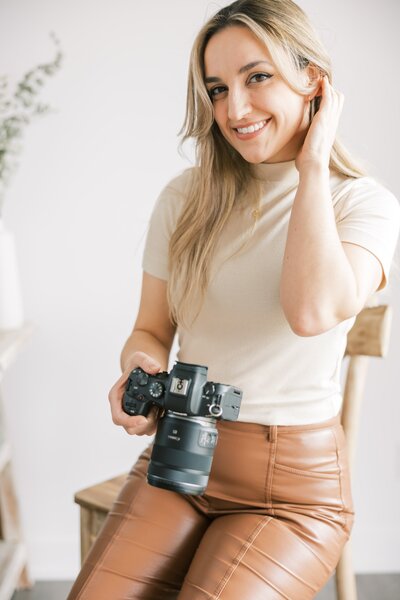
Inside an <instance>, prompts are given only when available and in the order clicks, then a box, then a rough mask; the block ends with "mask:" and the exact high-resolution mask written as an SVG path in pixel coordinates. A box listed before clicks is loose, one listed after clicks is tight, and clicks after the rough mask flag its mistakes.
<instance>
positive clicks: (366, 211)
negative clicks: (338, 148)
mask: <svg viewBox="0 0 400 600" xmlns="http://www.w3.org/2000/svg"><path fill="white" fill-rule="evenodd" d="M335 215H336V225H337V230H338V233H339V238H340V240H341V241H342V242H352V243H353V244H358V245H359V246H362V247H363V248H366V249H367V250H369V251H370V252H371V253H372V254H373V255H374V256H375V257H376V258H377V259H378V260H379V262H380V263H381V265H382V269H383V277H382V281H381V284H380V286H379V288H378V290H382V289H383V288H384V287H385V286H386V284H387V283H388V281H389V272H390V266H391V263H392V259H393V256H394V252H395V250H396V245H397V241H398V237H399V230H400V205H399V203H398V201H397V199H396V197H395V196H394V195H393V194H392V193H391V192H390V191H389V190H387V189H386V188H385V187H384V186H383V185H381V184H380V183H378V182H377V181H375V180H374V179H372V178H370V177H362V178H359V179H355V180H354V181H353V182H352V184H351V185H350V186H349V188H348V191H347V192H346V193H345V194H343V195H342V196H341V198H340V200H339V201H338V203H337V205H336V206H335Z"/></svg>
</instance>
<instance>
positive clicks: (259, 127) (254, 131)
mask: <svg viewBox="0 0 400 600" xmlns="http://www.w3.org/2000/svg"><path fill="white" fill-rule="evenodd" d="M271 118H272V117H270V118H269V119H264V120H263V121H259V122H258V123H255V125H250V126H249V127H238V128H233V130H234V131H235V133H236V136H237V137H238V138H239V139H251V138H253V137H256V136H257V135H259V134H260V133H261V132H262V131H263V130H264V129H265V128H266V127H267V126H268V123H269V122H270V121H271Z"/></svg>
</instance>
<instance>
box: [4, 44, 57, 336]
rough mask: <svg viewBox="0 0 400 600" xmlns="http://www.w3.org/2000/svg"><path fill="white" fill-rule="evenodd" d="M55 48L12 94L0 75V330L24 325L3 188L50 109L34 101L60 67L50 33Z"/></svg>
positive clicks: (6, 82) (26, 75) (21, 81)
mask: <svg viewBox="0 0 400 600" xmlns="http://www.w3.org/2000/svg"><path fill="white" fill-rule="evenodd" d="M50 37H51V38H52V39H53V41H54V43H55V45H56V48H57V51H56V56H55V58H54V60H53V61H52V62H50V63H46V64H40V65H38V66H36V67H34V68H33V69H31V70H30V71H28V72H27V73H25V75H24V76H23V77H22V79H21V80H20V81H19V82H18V83H17V84H16V88H15V91H14V93H13V94H9V93H8V78H7V76H5V75H2V76H0V330H1V329H3V330H4V329H16V328H18V327H21V325H22V324H23V309H22V301H21V293H20V285H19V277H18V269H17V261H16V254H15V244H14V237H13V234H12V233H11V232H9V231H7V230H6V228H5V226H4V222H3V216H4V200H5V192H6V187H7V186H8V184H9V182H10V179H11V176H12V174H13V173H14V171H15V170H16V167H17V165H18V162H17V156H18V154H19V153H20V152H21V150H22V146H21V144H20V143H19V142H20V140H21V137H22V135H23V132H24V129H25V127H26V126H27V125H28V124H29V123H30V122H31V121H32V119H34V118H35V117H37V116H39V115H44V114H46V113H48V112H50V111H51V109H50V107H49V106H48V105H46V104H42V103H40V102H38V101H37V100H36V96H37V95H38V93H39V91H40V88H41V87H42V86H43V84H44V82H45V79H46V77H50V76H52V75H54V74H55V73H56V72H57V71H58V69H59V68H60V67H61V62H62V57H63V55H62V52H61V50H60V44H59V41H58V39H57V37H56V35H55V34H54V33H53V32H51V33H50Z"/></svg>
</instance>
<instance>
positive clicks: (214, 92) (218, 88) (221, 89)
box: [208, 73, 273, 100]
mask: <svg viewBox="0 0 400 600" xmlns="http://www.w3.org/2000/svg"><path fill="white" fill-rule="evenodd" d="M255 77H258V78H260V77H261V78H262V79H257V80H256V81H254V82H252V81H251V80H252V79H254V78H255ZM271 77H273V75H270V74H269V73H254V75H252V76H251V77H250V78H249V80H248V81H249V83H250V82H252V83H262V82H263V81H266V80H267V79H270V78H271ZM226 89H227V88H226V87H225V86H223V85H217V86H215V87H214V88H211V89H210V90H209V91H208V95H209V96H210V98H211V100H212V99H215V98H216V97H217V96H220V95H221V94H222V93H223V92H225V91H226Z"/></svg>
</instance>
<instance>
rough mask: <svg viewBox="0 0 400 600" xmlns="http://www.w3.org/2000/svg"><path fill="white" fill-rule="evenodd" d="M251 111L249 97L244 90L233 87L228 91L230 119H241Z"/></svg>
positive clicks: (234, 120) (235, 120)
mask: <svg viewBox="0 0 400 600" xmlns="http://www.w3.org/2000/svg"><path fill="white" fill-rule="evenodd" d="M250 112H251V104H250V101H249V97H248V95H247V94H246V92H244V91H243V90H239V89H231V90H230V91H229V93H228V119H229V120H230V121H233V122H237V121H240V119H243V117H245V116H246V115H247V114H249V113H250Z"/></svg>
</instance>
